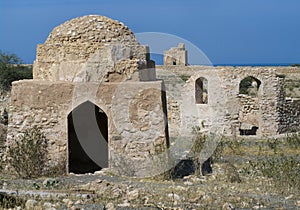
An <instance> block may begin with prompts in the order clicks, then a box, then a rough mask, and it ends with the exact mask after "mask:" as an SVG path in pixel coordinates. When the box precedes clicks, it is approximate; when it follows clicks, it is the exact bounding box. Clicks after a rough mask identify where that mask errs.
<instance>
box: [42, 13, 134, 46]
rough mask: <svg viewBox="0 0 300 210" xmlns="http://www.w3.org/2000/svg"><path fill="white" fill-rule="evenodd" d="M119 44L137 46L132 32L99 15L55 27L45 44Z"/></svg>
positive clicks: (84, 17)
mask: <svg viewBox="0 0 300 210" xmlns="http://www.w3.org/2000/svg"><path fill="white" fill-rule="evenodd" d="M111 42H112V43H120V44H126V45H138V44H139V43H138V41H137V39H136V38H135V36H134V34H133V32H132V31H131V30H130V29H129V28H128V27H127V26H125V25H124V24H123V23H120V22H118V21H116V20H112V19H110V18H108V17H104V16H99V15H88V16H83V17H78V18H75V19H72V20H69V21H67V22H65V23H63V24H61V25H59V26H57V27H55V28H54V29H53V30H52V32H51V33H50V34H49V36H48V38H47V40H46V42H45V44H64V45H73V44H76V45H80V44H85V43H90V44H92V43H95V44H96V43H97V45H99V44H100V45H101V44H105V43H111Z"/></svg>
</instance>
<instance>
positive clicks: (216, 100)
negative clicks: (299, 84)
mask: <svg viewBox="0 0 300 210" xmlns="http://www.w3.org/2000/svg"><path fill="white" fill-rule="evenodd" d="M284 72H286V73H287V75H290V74H293V75H296V74H297V75H300V70H299V69H297V68H293V67H249V66H248V67H208V66H187V67H184V66H157V77H158V78H161V79H164V80H165V83H166V89H167V98H168V116H169V119H171V120H170V121H169V126H170V128H171V129H170V135H171V136H172V135H174V134H175V135H177V133H178V132H177V133H176V132H175V133H172V132H171V131H172V130H174V131H178V130H179V128H183V126H185V129H189V130H191V128H192V127H193V126H200V127H201V128H202V129H208V130H210V129H216V130H217V131H218V132H220V133H222V134H225V135H239V133H240V132H239V129H241V128H242V127H241V126H242V125H245V124H249V125H252V126H253V125H254V126H257V127H258V130H257V133H256V134H257V135H259V136H262V135H276V134H278V133H282V132H283V130H284V129H283V125H281V124H282V123H281V122H285V124H287V125H289V127H291V125H293V126H292V127H293V128H294V127H295V125H296V122H298V120H295V114H291V113H292V112H293V113H299V110H300V108H299V104H298V103H297V102H293V103H292V104H293V105H289V104H291V102H289V101H285V95H284V88H283V87H284V81H282V79H281V77H280V76H278V75H279V74H283V73H284ZM248 76H252V77H254V78H256V79H258V80H259V81H260V82H261V85H260V87H259V89H258V93H257V97H250V96H242V95H240V94H239V84H240V82H241V81H242V80H243V79H244V78H246V77H248ZM200 77H204V78H206V79H207V80H208V103H207V104H196V103H195V81H196V80H197V79H198V78H200ZM179 93H180V94H179ZM178 94H179V96H178ZM174 96H176V97H175V100H174ZM169 99H171V100H169ZM183 99H184V100H183ZM283 104H285V105H286V106H284V107H286V108H281V109H284V110H286V111H284V113H285V114H284V115H283V114H281V112H280V111H279V107H283ZM287 107H290V108H287ZM291 107H293V108H291ZM290 109H293V110H294V111H292V112H291V110H290ZM288 110H289V111H288ZM282 118H283V119H284V120H282ZM291 121H294V122H295V123H294V124H293V123H291ZM297 129H298V130H299V128H297ZM284 132H287V130H285V131H284Z"/></svg>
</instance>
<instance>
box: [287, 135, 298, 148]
mask: <svg viewBox="0 0 300 210" xmlns="http://www.w3.org/2000/svg"><path fill="white" fill-rule="evenodd" d="M286 140H287V143H288V145H289V147H290V148H294V149H297V148H300V133H293V134H289V135H288V136H287V138H286Z"/></svg>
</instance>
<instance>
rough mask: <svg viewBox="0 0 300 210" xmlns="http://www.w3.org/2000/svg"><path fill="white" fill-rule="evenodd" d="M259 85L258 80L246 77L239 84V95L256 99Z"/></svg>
mask: <svg viewBox="0 0 300 210" xmlns="http://www.w3.org/2000/svg"><path fill="white" fill-rule="evenodd" d="M260 85H261V81H260V80H259V79H257V78H255V77H252V76H248V77H246V78H244V79H243V80H242V81H241V82H240V84H239V94H244V95H248V96H251V97H257V96H258V90H259V87H260Z"/></svg>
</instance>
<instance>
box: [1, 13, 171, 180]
mask: <svg viewBox="0 0 300 210" xmlns="http://www.w3.org/2000/svg"><path fill="white" fill-rule="evenodd" d="M162 90H163V83H162V81H161V80H157V79H156V76H155V69H154V63H153V62H152V61H151V60H150V54H149V48H148V47H147V46H142V45H140V44H139V43H138V41H137V40H136V38H135V36H134V35H133V33H132V31H131V30H130V29H128V27H127V26H125V25H124V24H122V23H120V22H118V21H115V20H112V19H109V18H107V17H103V16H95V15H92V16H84V17H79V18H75V19H72V20H70V21H67V22H65V23H63V24H62V25H60V26H58V27H56V28H54V29H53V31H52V32H51V33H50V35H49V36H48V38H47V40H46V41H45V43H44V44H40V45H38V46H37V54H36V60H35V62H34V65H33V80H22V81H17V82H14V83H13V86H12V91H11V104H10V112H9V113H10V116H9V119H10V121H9V125H8V135H7V143H10V142H13V141H14V139H16V138H18V135H19V134H20V133H21V132H22V131H24V129H26V128H31V127H33V126H38V127H40V128H41V129H42V131H43V132H44V133H45V135H46V137H47V139H48V141H49V142H48V146H49V152H50V155H49V158H50V159H49V162H51V163H53V164H56V163H57V162H59V161H66V164H67V169H68V172H74V173H87V172H94V171H97V170H100V169H101V168H106V167H111V168H115V169H116V170H119V171H117V172H119V173H123V174H126V173H129V171H130V173H132V174H130V175H133V174H135V175H139V174H144V173H145V171H147V170H148V169H147V168H146V167H145V160H146V159H147V158H149V156H151V155H152V156H153V155H155V154H156V153H158V152H162V151H163V150H165V149H166V148H167V146H168V139H167V130H166V123H167V122H166V118H165V115H166V110H165V107H166V106H165V96H164V94H163V91H162ZM87 154H88V155H87ZM129 159H130V161H135V162H134V163H131V162H126V161H127V160H129ZM118 164H122V166H121V167H119V165H118ZM126 164H127V165H126ZM125 165H126V167H128V168H126V167H125ZM100 166H101V167H100ZM129 168H130V170H129ZM121 170H124V171H121Z"/></svg>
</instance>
